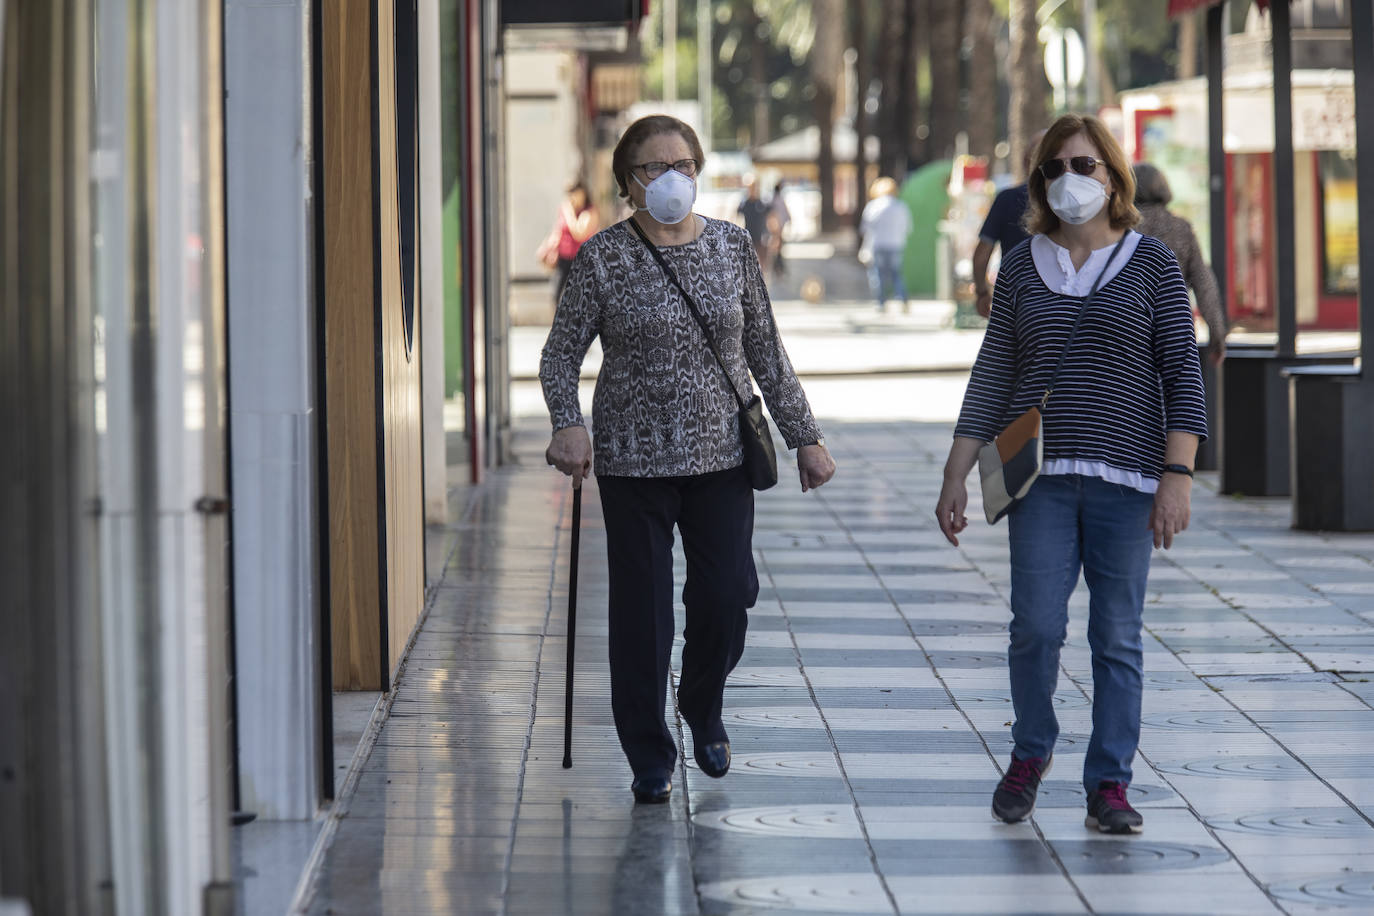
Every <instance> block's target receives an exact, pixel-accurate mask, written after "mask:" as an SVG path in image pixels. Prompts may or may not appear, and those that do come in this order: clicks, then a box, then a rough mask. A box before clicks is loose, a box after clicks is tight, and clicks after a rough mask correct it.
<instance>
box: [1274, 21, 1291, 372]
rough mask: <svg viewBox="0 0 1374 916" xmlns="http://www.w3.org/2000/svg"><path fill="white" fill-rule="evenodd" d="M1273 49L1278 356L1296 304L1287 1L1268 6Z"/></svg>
mask: <svg viewBox="0 0 1374 916" xmlns="http://www.w3.org/2000/svg"><path fill="white" fill-rule="evenodd" d="M1269 17H1270V19H1269V22H1270V26H1271V30H1270V32H1271V34H1270V41H1271V42H1272V44H1273V49H1274V186H1273V187H1274V249H1275V250H1274V265H1275V268H1276V269H1277V277H1276V279H1277V283H1276V289H1275V292H1276V293H1277V299H1278V303H1277V304H1278V316H1277V317H1278V332H1279V345H1278V355H1279V356H1280V357H1289V356H1292V355H1294V353H1295V352H1296V343H1297V333H1298V314H1297V312H1298V303H1297V279H1296V270H1297V268H1296V259H1295V256H1294V252H1293V246H1294V227H1295V225H1296V220H1297V215H1296V214H1295V212H1294V206H1293V172H1294V168H1293V35H1292V29H1291V28H1290V27H1289V11H1288V2H1287V0H1278V2H1276V3H1271V4H1270V5H1269Z"/></svg>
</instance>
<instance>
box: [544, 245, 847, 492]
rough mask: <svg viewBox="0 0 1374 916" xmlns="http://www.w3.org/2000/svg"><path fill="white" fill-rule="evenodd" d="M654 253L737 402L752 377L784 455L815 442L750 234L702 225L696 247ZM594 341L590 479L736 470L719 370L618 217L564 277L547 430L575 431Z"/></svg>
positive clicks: (737, 456) (551, 346)
mask: <svg viewBox="0 0 1374 916" xmlns="http://www.w3.org/2000/svg"><path fill="white" fill-rule="evenodd" d="M659 250H660V251H662V252H663V256H664V258H665V259H666V260H667V262H668V263H669V264H670V265H671V266H672V268H673V270H674V272H675V273H676V274H677V277H678V280H679V281H681V283H682V285H683V286H685V287H686V288H687V289H688V291H689V292H691V294H692V297H693V298H694V299H695V300H696V303H697V307H698V308H700V309H701V311H702V313H703V315H704V316H705V318H706V323H707V324H708V325H709V326H710V328H711V333H712V335H713V336H714V337H715V340H716V346H717V347H718V348H719V349H720V355H721V357H722V358H723V359H724V360H725V363H726V365H727V366H729V368H730V378H731V380H732V381H733V382H734V384H735V386H736V390H738V391H739V393H740V395H741V396H742V397H744V399H745V400H746V401H747V400H748V399H749V392H750V381H749V373H750V371H752V372H753V374H754V378H755V379H757V380H758V385H759V389H760V390H761V391H762V392H763V399H764V402H765V403H766V404H767V405H768V410H769V413H771V414H772V416H773V420H774V422H776V423H777V425H778V429H779V430H780V431H781V432H782V436H783V439H784V440H785V441H786V442H787V447H788V448H796V447H797V446H798V445H803V444H806V443H810V442H815V441H816V440H817V439H819V438H820V437H821V428H820V426H819V425H818V424H817V423H816V419H815V417H813V416H812V415H811V407H810V405H809V404H807V402H806V394H805V393H804V392H803V391H802V387H801V384H800V383H799V382H798V381H797V376H796V373H794V372H793V371H792V364H791V362H789V361H788V359H787V352H786V351H785V350H784V349H783V346H782V340H781V338H779V336H778V328H777V325H776V323H775V322H774V320H773V307H772V305H771V303H770V302H769V300H768V289H767V287H766V286H765V285H764V282H763V274H762V272H761V271H760V269H759V261H758V256H757V255H755V253H754V246H753V244H752V243H751V242H750V241H749V236H748V234H747V233H746V232H745V231H744V230H743V229H741V228H740V227H738V226H736V225H734V224H733V223H726V222H722V221H721V220H716V219H707V220H706V227H705V228H704V229H703V230H702V232H701V235H700V236H698V237H697V239H696V240H694V241H692V242H688V243H686V244H684V245H673V246H667V247H664V248H661V249H659ZM598 334H599V335H601V350H602V363H601V373H600V374H599V375H598V376H597V379H596V392H595V394H594V395H593V397H592V420H593V424H592V425H593V430H594V442H593V452H594V455H595V461H596V473H597V474H606V475H612V476H623V477H677V476H683V475H688V474H706V473H710V472H711V471H720V470H724V469H726V468H732V467H737V466H738V465H739V464H740V463H741V461H743V456H742V454H741V451H740V439H739V405H738V404H737V403H736V401H735V398H734V395H732V394H731V393H730V389H729V388H727V387H726V383H725V374H724V373H723V372H722V371H721V368H720V365H719V364H718V363H717V362H716V360H715V357H713V356H712V355H711V350H710V349H709V347H708V346H707V345H706V340H705V338H704V337H703V336H702V333H701V327H700V326H699V325H698V324H697V323H696V320H695V319H693V318H692V313H691V311H689V310H688V307H687V303H686V302H684V301H683V299H682V295H681V293H679V292H678V291H677V288H676V287H675V286H673V285H672V281H670V280H669V279H668V278H667V276H666V275H665V274H664V273H663V269H662V268H661V267H659V265H658V263H657V262H656V261H655V260H654V258H653V255H652V254H650V253H649V250H648V249H647V248H645V247H644V242H643V241H641V240H640V238H639V236H637V235H636V234H635V233H634V230H633V229H631V228H630V227H629V226H628V225H627V224H626V223H624V222H621V223H616V224H615V225H613V226H610V227H608V228H606V229H604V230H602V231H601V232H598V233H597V234H596V235H594V236H592V237H591V238H590V239H588V240H587V241H586V242H585V243H584V244H583V246H582V249H581V250H580V251H579V252H578V253H577V258H576V259H575V260H574V261H573V263H572V267H571V268H570V269H569V271H568V281H567V286H566V287H564V290H563V297H562V299H561V300H560V301H559V303H558V310H557V313H556V314H555V315H554V319H553V327H552V328H551V329H550V330H549V338H548V340H547V341H546V342H545V344H544V351H543V354H542V357H541V359H540V361H539V379H540V381H541V382H542V383H543V386H544V401H545V402H546V403H547V404H548V406H549V416H550V418H551V419H552V421H553V428H554V430H555V431H557V430H560V429H564V428H565V427H569V426H581V425H583V419H582V410H581V408H580V407H579V405H578V400H577V377H578V373H579V371H580V369H581V366H582V359H583V357H585V356H586V354H587V348H588V347H589V346H591V342H592V340H593V339H595V338H596V336H597V335H598Z"/></svg>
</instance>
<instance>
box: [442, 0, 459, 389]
mask: <svg viewBox="0 0 1374 916" xmlns="http://www.w3.org/2000/svg"><path fill="white" fill-rule="evenodd" d="M461 15H462V9H461V8H460V5H459V2H458V0H442V2H441V3H440V6H439V74H440V77H439V88H440V105H441V106H442V110H443V114H442V124H441V126H440V135H441V137H442V143H443V170H442V180H443V188H444V192H443V193H444V219H443V246H444V397H446V398H451V397H453V396H454V395H455V394H458V393H459V392H461V391H462V390H463V350H464V341H463V283H462V281H463V278H462V270H463V257H462V254H463V207H462V174H461V173H462V162H461V159H460V155H459V154H460V151H461V149H462V134H461V133H460V130H459V123H458V115H459V112H460V111H461V108H462V104H463V85H462V79H461V77H462V73H461V65H462V58H461V54H460V48H461V42H462V32H461V28H460V16H461Z"/></svg>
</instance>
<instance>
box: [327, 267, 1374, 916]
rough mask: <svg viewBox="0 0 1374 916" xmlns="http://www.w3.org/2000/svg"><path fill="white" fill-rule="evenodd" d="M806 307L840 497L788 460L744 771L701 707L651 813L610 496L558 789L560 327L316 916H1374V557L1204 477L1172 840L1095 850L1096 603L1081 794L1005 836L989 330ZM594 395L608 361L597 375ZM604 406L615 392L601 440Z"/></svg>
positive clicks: (759, 630)
mask: <svg viewBox="0 0 1374 916" xmlns="http://www.w3.org/2000/svg"><path fill="white" fill-rule="evenodd" d="M805 267H806V265H805V264H803V263H801V262H800V260H799V261H798V262H797V263H796V264H794V269H795V271H796V272H797V273H800V272H801V271H802V270H803V269H805ZM823 269H825V270H829V271H830V272H831V273H830V274H827V275H826V276H827V278H828V279H829V281H830V282H829V286H830V288H831V289H835V290H847V291H849V292H854V291H855V290H858V289H861V286H860V283H861V279H862V277H861V273H860V274H856V273H855V271H856V269H857V268H856V266H855V265H853V264H846V263H845V262H843V261H840V260H838V259H837V260H836V261H835V263H834V264H832V265H827V266H825V267H824V268H823ZM846 272H847V273H846ZM855 296H857V293H855ZM774 305H775V311H776V313H777V317H778V323H779V326H780V327H781V328H782V332H783V338H784V341H785V343H786V345H787V347H788V350H789V353H790V354H791V356H792V360H793V362H794V364H795V365H796V366H797V367H798V370H799V371H800V372H801V373H802V375H803V381H804V384H805V387H806V390H807V394H808V397H809V398H810V400H811V403H812V405H813V408H814V409H815V411H816V413H817V414H818V416H820V417H821V418H822V420H823V424H824V426H825V430H826V437H827V442H828V444H829V445H830V448H831V449H832V451H833V452H834V454H835V456H836V459H837V461H838V462H839V473H838V474H837V476H836V478H835V479H834V481H832V482H831V483H830V484H828V485H827V486H825V487H824V488H822V489H821V490H819V491H816V492H813V493H808V494H805V495H803V494H801V493H800V492H799V487H798V486H797V484H796V482H795V477H793V476H791V475H792V474H794V473H795V471H793V470H792V469H791V465H790V461H791V460H792V458H791V455H790V453H785V452H780V457H781V462H780V463H781V465H782V470H783V474H782V477H783V483H782V484H781V485H780V486H778V487H776V488H774V489H773V490H770V491H768V492H766V493H763V494H760V495H759V497H758V500H757V507H758V508H757V525H756V537H755V548H756V553H757V561H758V568H759V576H760V581H761V583H762V585H763V590H762V593H761V594H760V597H759V602H758V606H757V607H756V608H754V610H753V611H752V612H751V615H750V628H749V641H748V647H747V649H746V652H745V655H744V658H743V660H742V661H741V663H740V666H739V668H738V669H737V670H736V671H735V673H734V675H733V676H732V677H731V679H730V682H729V686H728V688H727V691H726V709H725V716H726V727H727V728H728V730H729V732H730V737H731V742H732V746H733V750H734V763H733V766H732V768H731V771H730V773H729V774H728V775H727V776H726V777H725V778H723V779H720V780H713V779H709V778H706V777H705V776H704V775H703V774H701V773H700V771H698V770H697V769H696V768H695V764H693V763H691V762H690V760H691V744H690V742H691V738H690V734H689V733H688V734H686V735H684V734H683V730H682V728H681V725H680V723H678V722H677V720H676V717H675V715H674V710H673V708H672V704H671V699H670V704H669V708H668V709H667V710H666V715H668V716H669V717H670V721H671V722H673V723H674V725H675V728H676V730H677V733H678V734H679V736H680V738H682V739H685V741H686V744H685V746H684V747H683V748H682V751H683V754H682V759H681V760H680V762H679V768H678V771H677V773H676V776H675V778H674V784H675V788H674V792H673V796H672V800H671V803H670V804H668V805H665V806H635V805H634V803H633V801H632V798H631V796H630V792H629V783H630V778H631V776H630V771H629V769H628V767H627V766H626V764H625V762H624V758H623V757H622V756H621V753H620V749H619V747H618V745H617V743H616V739H615V733H614V727H613V725H612V722H611V715H610V701H609V676H608V673H607V671H606V608H605V600H606V572H605V539H604V535H603V532H602V530H601V512H600V505H599V501H598V497H597V494H596V487H595V480H593V481H591V482H590V483H589V484H588V489H587V492H586V496H585V501H584V505H583V525H582V534H581V545H582V546H581V562H580V566H579V570H580V580H579V588H578V593H579V594H578V598H579V600H578V619H577V638H576V658H577V667H576V705H575V711H574V718H573V725H574V744H573V760H574V766H573V768H572V769H568V770H565V769H563V768H562V767H561V765H560V763H561V759H562V734H563V732H562V729H563V701H564V687H563V685H564V677H565V658H566V653H567V642H566V638H567V637H566V634H567V626H566V623H567V588H568V571H569V534H570V511H571V491H570V489H569V488H568V487H567V485H566V483H565V482H564V480H565V479H564V478H562V477H561V475H558V474H556V473H555V472H553V471H552V470H550V469H549V468H547V467H546V466H545V465H544V460H543V449H544V446H545V444H546V443H547V436H548V426H547V419H546V415H545V414H544V413H543V401H542V398H541V396H540V394H539V387H538V384H537V382H534V381H532V379H533V378H534V376H535V374H536V372H537V367H538V351H539V347H540V346H541V345H542V343H543V337H544V334H545V333H546V330H545V329H541V328H532V327H524V328H515V329H513V330H512V335H511V343H512V350H511V371H512V375H513V376H514V377H515V378H516V379H517V381H516V382H515V383H514V384H513V385H512V388H511V403H512V407H513V410H514V412H515V414H516V415H517V416H518V417H522V418H523V419H521V420H518V421H517V423H516V428H515V448H516V452H517V458H518V461H517V462H516V463H515V464H513V465H511V466H508V467H506V468H503V469H502V470H499V471H496V472H494V473H492V474H491V475H490V476H489V478H488V480H487V482H486V483H484V484H483V485H481V486H479V487H472V488H467V489H462V490H459V491H455V493H454V497H453V505H452V513H453V515H452V517H453V523H452V524H451V525H450V526H449V527H448V528H447V529H444V530H442V531H439V530H436V531H435V532H433V534H432V537H431V545H430V556H431V567H432V568H434V567H436V566H437V567H438V568H440V569H442V581H441V584H440V586H439V588H438V589H437V591H436V594H435V597H434V600H433V603H432V606H431V608H430V610H429V616H428V619H427V621H426V622H425V624H424V627H423V628H422V630H421V632H420V634H419V637H418V638H417V640H416V643H415V648H414V650H413V651H412V652H411V655H410V660H409V662H408V663H407V666H406V669H405V672H404V674H403V676H402V677H401V679H400V681H399V683H398V685H397V688H396V690H395V692H394V702H393V704H392V706H391V711H390V718H389V719H388V720H386V721H385V723H384V724H382V726H381V728H380V731H379V733H378V734H377V736H376V742H375V746H373V747H372V748H371V750H370V754H369V755H368V756H367V757H366V759H365V762H362V763H361V765H360V766H358V767H357V768H356V769H355V772H354V774H353V775H352V777H351V779H350V781H349V783H348V786H350V787H351V786H356V788H354V789H352V791H351V794H346V795H345V797H344V798H343V799H342V801H341V803H340V806H339V813H341V814H342V816H341V817H340V818H339V819H338V820H337V823H336V826H337V830H336V832H335V834H334V841H333V845H332V847H331V848H330V849H329V851H328V852H327V854H326V855H325V857H324V864H323V867H322V869H321V870H320V872H319V876H318V881H317V884H316V889H315V894H314V897H313V901H312V903H311V906H310V909H309V911H310V912H312V913H340V914H342V913H357V914H383V913H384V914H410V913H444V914H453V913H461V914H486V913H490V914H508V916H517V914H532V916H534V914H538V916H543V914H614V916H628V914H633V916H640V914H643V916H652V914H678V913H691V914H698V913H701V914H733V916H745V914H759V916H762V914H781V913H795V914H818V913H835V914H839V913H845V914H868V913H874V914H894V913H903V914H912V913H991V914H1002V913H1083V912H1098V913H1141V914H1143V913H1151V914H1154V913H1191V914H1208V916H1212V914H1225V913H1237V914H1242V913H1243V914H1253V913H1263V912H1287V913H1294V914H1297V913H1315V912H1333V911H1347V912H1370V911H1374V821H1372V820H1371V818H1372V817H1374V683H1370V680H1369V678H1370V676H1371V674H1370V672H1372V671H1374V535H1318V534H1307V533H1299V532H1295V531H1291V530H1290V529H1289V527H1288V525H1289V514H1290V505H1289V502H1288V500H1286V499H1233V498H1229V497H1221V496H1218V495H1217V494H1216V492H1215V489H1216V480H1215V475H1213V474H1206V473H1202V474H1199V475H1198V481H1197V484H1196V485H1195V487H1194V510H1193V520H1192V525H1191V527H1190V528H1189V530H1188V531H1187V532H1186V533H1185V534H1184V535H1183V536H1182V537H1181V538H1180V540H1179V541H1178V543H1177V544H1176V545H1175V547H1174V549H1173V550H1171V551H1168V552H1167V553H1166V552H1163V551H1160V552H1157V553H1156V556H1155V561H1154V566H1153V568H1152V572H1151V577H1150V591H1149V598H1148V605H1147V608H1146V628H1147V636H1146V655H1145V663H1146V669H1147V677H1146V691H1145V700H1144V707H1145V708H1144V728H1143V735H1142V740H1141V748H1140V753H1139V755H1138V756H1137V759H1136V764H1135V768H1136V775H1135V780H1134V783H1133V785H1132V787H1131V792H1130V795H1131V799H1132V802H1133V803H1134V804H1135V806H1136V807H1137V808H1138V809H1140V810H1141V811H1142V813H1143V814H1144V816H1145V820H1146V825H1145V832H1144V833H1143V834H1142V835H1140V836H1133V837H1124V838H1123V837H1106V836H1103V835H1100V834H1098V833H1097V832H1096V831H1094V830H1088V829H1086V828H1085V827H1084V825H1083V816H1084V807H1083V791H1082V788H1081V767H1082V752H1081V748H1082V747H1083V746H1084V742H1085V741H1086V739H1087V734H1088V732H1089V729H1090V724H1091V723H1090V715H1089V713H1090V709H1089V702H1090V700H1089V698H1090V696H1091V690H1092V680H1091V670H1090V661H1089V653H1088V648H1087V644H1086V635H1085V622H1086V613H1087V594H1086V589H1085V587H1084V586H1082V585H1080V587H1079V591H1078V593H1077V594H1076V595H1075V597H1074V600H1073V604H1072V614H1071V616H1072V622H1071V626H1070V630H1069V637H1068V643H1067V645H1066V646H1065V648H1064V652H1063V657H1062V663H1063V664H1062V669H1063V671H1062V676H1061V679H1060V683H1059V688H1058V692H1057V695H1056V696H1057V699H1058V703H1059V718H1060V726H1061V730H1062V734H1061V738H1060V742H1059V745H1058V748H1057V753H1056V757H1055V767H1054V771H1053V772H1052V774H1051V775H1050V777H1049V778H1048V779H1047V780H1046V782H1045V783H1044V785H1043V787H1042V789H1041V793H1040V801H1039V805H1038V807H1037V809H1036V812H1035V815H1034V817H1033V818H1032V819H1031V820H1030V821H1028V822H1026V823H1022V824H1019V825H1015V826H1008V825H1005V824H1000V823H998V822H996V821H994V820H993V819H992V817H991V814H990V811H989V803H990V800H991V793H992V789H993V786H994V785H995V784H996V781H997V778H998V775H999V773H1000V768H1001V767H1002V766H1004V765H1005V763H1006V761H1007V757H1008V755H1009V753H1010V724H1011V716H1012V713H1011V703H1010V696H1009V693H1008V687H1007V675H1006V661H1005V656H1006V640H1007V636H1006V624H1007V618H1008V610H1007V583H1008V576H1009V574H1008V568H1007V548H1006V540H1005V538H1006V532H1005V529H1004V527H1003V526H1000V525H999V526H998V527H996V528H989V527H988V526H986V525H984V524H983V523H982V521H981V512H980V511H979V509H978V506H977V502H976V500H977V486H976V483H975V484H973V485H971V495H972V496H973V498H974V505H973V506H971V507H970V513H969V514H970V516H971V517H974V518H976V519H978V520H977V521H975V522H974V523H973V525H972V527H971V528H970V529H969V531H968V532H967V533H966V535H965V537H963V538H962V539H961V541H962V543H961V546H960V548H958V549H955V548H952V547H949V546H948V545H946V544H945V543H944V541H943V540H942V538H941V537H940V534H939V532H938V530H937V529H936V527H935V519H934V512H933V507H934V503H935V499H936V495H937V492H938V490H939V485H940V471H941V467H942V465H943V462H944V456H945V453H946V451H947V449H948V444H949V439H950V435H951V429H952V423H953V418H954V416H955V415H956V413H957V411H958V406H959V401H960V399H961V397H962V394H963V388H964V384H965V381H966V378H967V368H968V366H969V365H971V364H972V361H973V359H974V357H975V356H976V354H977V348H978V345H979V343H980V342H981V332H979V331H976V330H975V331H970V330H956V329H954V328H952V327H950V326H949V321H948V319H949V317H950V315H951V314H952V308H951V307H950V306H949V305H948V304H947V303H940V302H928V301H927V302H916V303H913V307H912V309H911V311H910V313H908V314H903V313H902V312H901V311H900V310H899V309H897V308H895V307H894V306H893V305H892V304H889V308H888V311H887V313H886V314H884V315H881V316H880V315H878V314H877V312H876V309H874V307H873V305H872V304H871V303H868V302H864V301H861V300H859V299H858V298H851V299H849V300H846V301H838V302H837V301H827V302H825V303H821V304H810V303H807V302H804V301H802V300H800V299H798V298H795V297H791V296H789V294H788V289H787V288H786V286H785V284H782V285H778V286H777V287H776V289H775V303H774ZM596 364H597V354H596V352H595V351H593V352H592V354H590V359H589V363H588V371H587V373H586V374H587V375H588V376H594V374H595V366H596ZM590 394H591V383H590V381H588V382H587V383H586V384H584V385H583V400H584V409H586V410H587V411H588V412H590V403H589V400H590ZM841 418H843V419H841ZM682 571H683V570H682V566H681V559H680V558H679V565H678V576H679V580H680V578H681V575H682ZM678 629H679V633H680V631H681V620H680V619H679V627H678ZM678 645H679V648H680V638H679V644H678ZM683 761H687V762H685V763H684V762H683ZM336 816H337V814H336Z"/></svg>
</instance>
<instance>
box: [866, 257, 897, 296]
mask: <svg viewBox="0 0 1374 916" xmlns="http://www.w3.org/2000/svg"><path fill="white" fill-rule="evenodd" d="M868 288H869V290H871V291H872V293H873V298H875V299H877V300H878V304H879V305H882V304H884V303H885V302H887V296H886V295H885V292H886V291H887V290H889V289H890V290H892V292H893V295H894V296H895V297H896V298H898V299H900V300H902V301H903V302H905V301H906V281H905V280H903V279H902V250H901V249H900V248H890V249H889V248H875V249H874V250H873V263H872V264H870V265H869V267H868Z"/></svg>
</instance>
